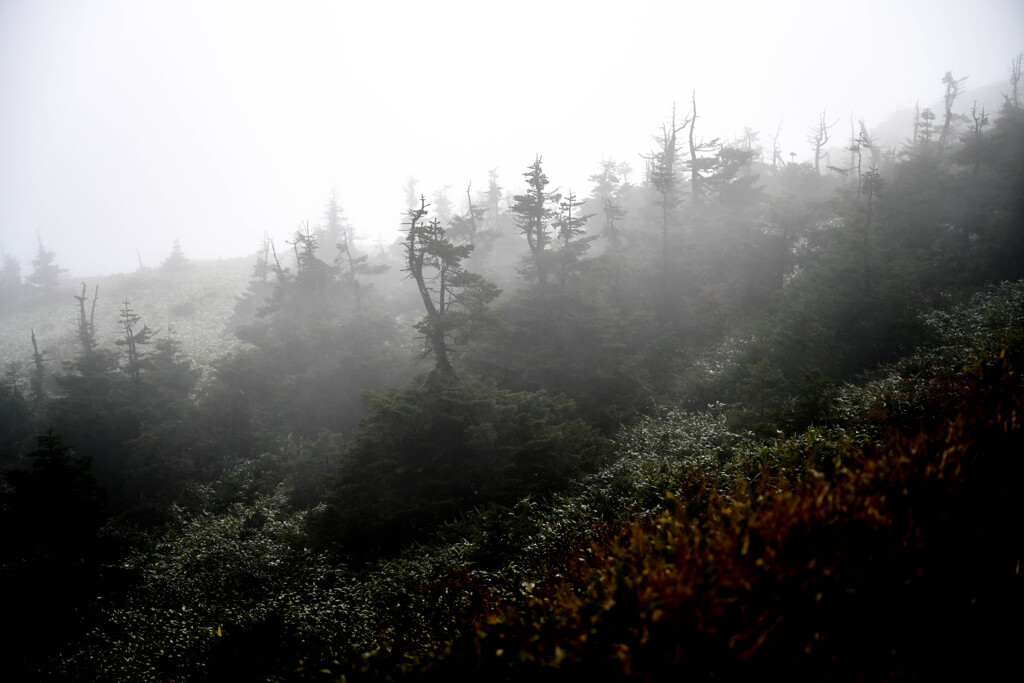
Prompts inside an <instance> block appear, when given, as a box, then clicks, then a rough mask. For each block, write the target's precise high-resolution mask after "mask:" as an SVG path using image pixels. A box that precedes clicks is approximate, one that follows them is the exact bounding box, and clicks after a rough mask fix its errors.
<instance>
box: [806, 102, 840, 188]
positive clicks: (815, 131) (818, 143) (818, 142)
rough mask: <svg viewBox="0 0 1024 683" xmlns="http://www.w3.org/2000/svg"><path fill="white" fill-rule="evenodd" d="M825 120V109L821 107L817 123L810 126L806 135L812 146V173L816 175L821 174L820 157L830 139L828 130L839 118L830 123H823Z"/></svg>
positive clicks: (823, 154)
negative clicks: (812, 126)
mask: <svg viewBox="0 0 1024 683" xmlns="http://www.w3.org/2000/svg"><path fill="white" fill-rule="evenodd" d="M825 120H826V119H825V110H824V109H823V110H822V111H821V114H820V115H819V116H818V125H817V126H815V127H814V128H811V131H810V134H809V135H808V136H807V142H809V143H811V145H813V147H814V173H815V174H816V175H821V158H822V157H823V156H825V145H827V144H828V141H829V140H831V139H832V136H831V135H829V130H831V129H832V127H833V126H835V125H836V124H837V123H839V119H836V120H835V121H833V122H832V123H825Z"/></svg>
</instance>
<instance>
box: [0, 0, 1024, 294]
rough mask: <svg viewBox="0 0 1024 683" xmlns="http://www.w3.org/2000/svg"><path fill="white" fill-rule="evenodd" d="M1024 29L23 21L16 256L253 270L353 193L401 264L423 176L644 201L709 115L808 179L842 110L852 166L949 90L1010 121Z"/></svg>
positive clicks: (608, 12)
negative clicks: (852, 135)
mask: <svg viewBox="0 0 1024 683" xmlns="http://www.w3.org/2000/svg"><path fill="white" fill-rule="evenodd" d="M892 5H895V6H892ZM1022 27H1024V5H1022V4H1021V3H1019V2H1016V1H1015V0H989V1H984V2H961V1H955V0H942V1H938V2H934V1H933V2H900V3H883V2H879V1H874V0H872V1H870V2H863V3H857V4H856V5H850V4H848V3H837V2H828V3H825V2H814V3H807V2H775V3H754V2H718V3H714V4H712V3H704V4H702V5H701V6H699V7H697V6H695V4H694V3H678V2H643V3H630V4H629V5H626V4H624V3H609V2H587V3H582V2H564V3H562V2H560V3H553V4H552V3H541V2H534V1H528V2H517V3H514V4H509V5H487V6H486V8H481V6H480V5H479V4H478V3H470V2H437V3H426V4H423V3H412V2H386V3H375V4H374V5H373V6H372V7H370V6H366V5H360V6H358V7H356V6H352V5H350V4H348V3H334V2H308V3H300V4H287V5H285V4H277V3H262V2H212V3H211V2H173V3H172V2H147V3H133V2H127V1H120V0H118V1H111V2H95V1H85V2H76V3H60V2H54V1H50V0H43V1H32V2H29V1H26V0H16V1H13V2H5V3H4V4H3V5H2V6H0V93H2V95H3V97H2V104H0V131H2V132H0V134H2V135H3V148H4V154H3V155H0V159H2V160H0V242H2V246H3V249H4V251H5V253H7V254H10V255H13V256H14V257H16V258H17V259H18V260H19V261H20V262H21V264H22V266H23V268H24V269H25V270H26V271H27V270H28V268H29V263H30V262H31V260H32V258H33V257H34V256H35V254H36V250H37V247H38V243H37V239H42V241H43V242H44V244H45V245H46V246H47V247H48V248H51V249H54V250H56V251H57V253H58V254H59V258H60V261H61V265H62V267H65V268H67V269H68V270H69V271H70V272H69V277H78V276H88V275H91V274H100V273H110V272H128V271H132V270H134V269H135V268H136V267H137V266H138V265H139V262H140V261H141V262H142V263H143V264H144V265H147V266H155V265H158V264H159V263H160V261H161V260H162V259H164V258H166V257H167V255H168V254H169V253H170V251H171V246H172V243H173V241H174V240H175V239H178V240H180V243H181V246H182V249H183V250H184V253H185V254H186V255H187V256H188V257H190V258H194V259H212V258H218V257H225V258H226V257H235V256H243V255H249V254H252V253H254V252H255V250H256V249H257V248H258V246H259V243H260V240H261V238H262V236H263V234H264V233H268V234H269V235H270V236H271V237H274V238H278V239H283V238H284V237H285V236H287V235H289V234H290V233H291V232H292V231H294V229H295V228H296V226H297V225H298V224H299V223H301V222H305V221H309V223H310V224H311V225H313V226H315V225H317V224H318V223H319V222H321V221H322V211H323V204H324V198H325V197H326V196H328V194H329V193H330V192H331V190H332V189H333V190H336V191H337V196H338V200H339V202H340V204H341V207H342V209H343V211H344V214H345V216H346V218H347V219H348V221H349V222H350V223H351V225H352V226H353V227H354V229H355V232H356V234H357V235H358V236H359V237H361V238H362V239H363V240H365V241H366V242H368V243H374V242H377V241H383V242H384V243H390V242H393V241H394V240H395V239H397V238H398V236H399V233H398V229H399V228H400V224H401V222H402V221H403V220H404V212H405V210H406V208H407V207H406V205H405V204H406V202H405V194H404V191H403V186H405V185H406V183H407V182H408V180H409V178H410V177H412V178H415V179H416V180H417V181H418V182H417V191H418V192H422V193H423V194H425V195H426V196H427V197H428V198H432V197H433V196H434V194H435V193H436V192H437V191H439V190H444V188H449V189H448V190H447V193H448V194H447V196H448V198H449V199H450V201H451V202H452V203H453V205H454V206H455V207H456V208H459V207H460V201H461V197H462V196H463V195H464V194H465V189H466V187H467V186H468V185H469V184H470V183H472V187H473V188H474V189H480V190H483V189H484V188H485V187H486V183H487V178H488V171H489V170H492V169H495V170H496V171H497V174H498V179H499V182H500V184H501V185H502V187H504V188H505V190H506V191H507V192H509V193H510V194H514V193H516V192H519V191H522V189H523V187H524V182H523V179H522V175H521V174H522V169H523V168H525V167H526V165H528V164H529V163H530V162H532V161H533V159H534V156H535V155H536V154H542V155H543V157H544V163H545V168H546V170H547V172H548V173H549V174H550V176H551V178H552V179H553V180H554V182H555V184H556V185H558V186H560V187H561V188H562V189H563V190H566V189H568V188H569V187H571V188H572V189H573V190H574V191H576V192H577V193H578V194H580V195H586V194H587V193H588V192H589V190H590V183H589V182H588V180H587V178H588V177H589V176H590V175H593V174H594V173H596V172H597V171H598V169H599V167H600V164H601V162H602V160H604V159H614V160H615V161H618V162H625V163H628V164H630V165H631V166H632V167H633V169H634V173H633V177H632V178H630V180H632V181H633V182H639V181H640V180H641V179H642V175H643V159H642V158H641V154H645V153H647V152H649V151H650V150H651V149H652V148H653V146H654V144H655V143H654V141H653V139H652V137H653V136H655V135H658V134H659V133H660V131H661V126H662V124H663V122H665V121H666V120H667V119H668V117H669V116H670V115H671V111H672V107H673V104H675V106H676V108H677V110H678V112H679V113H680V115H682V114H683V113H685V112H687V111H689V110H690V109H691V106H692V105H691V98H692V97H693V96H694V94H695V95H696V103H697V107H698V115H699V119H698V121H699V132H700V134H701V135H702V136H703V137H704V138H705V139H708V140H710V139H712V138H721V139H722V140H723V141H725V142H728V141H731V140H735V139H737V138H741V137H743V136H744V130H745V128H749V129H750V130H751V131H755V132H758V133H759V138H758V141H759V143H760V144H761V145H762V146H764V147H765V148H766V149H768V150H770V149H771V139H772V137H773V136H775V135H776V133H778V135H779V139H780V147H781V150H782V152H783V155H784V159H785V160H786V161H806V160H808V159H809V158H810V155H811V149H810V145H809V144H808V143H807V141H806V137H807V134H808V129H809V128H811V127H812V126H814V125H815V124H816V122H817V120H818V117H819V115H820V113H821V112H822V111H825V112H826V115H827V116H828V118H829V120H830V122H831V121H832V120H837V121H838V122H839V124H838V126H837V128H836V129H835V131H836V132H835V136H836V140H837V142H836V146H837V147H839V148H841V147H842V146H843V144H844V142H845V138H846V137H847V132H846V131H847V129H848V128H849V120H850V118H851V117H852V118H853V119H855V120H860V119H863V120H864V121H865V124H866V126H867V127H868V129H869V130H875V129H876V128H877V127H880V126H881V127H882V128H884V129H885V130H889V129H891V128H893V126H894V124H893V123H892V122H891V121H890V117H891V116H892V115H893V114H894V113H897V112H908V111H912V110H913V107H914V105H915V103H920V105H921V106H922V107H925V106H933V105H934V103H935V102H937V101H938V100H940V99H941V97H942V92H943V86H942V83H941V79H942V77H943V75H944V74H945V73H946V72H947V71H949V72H952V73H953V75H954V76H955V77H957V78H962V77H968V80H967V81H966V85H965V87H966V88H967V92H966V94H964V95H963V96H962V97H961V98H960V100H959V101H958V107H959V109H960V111H962V112H965V111H968V110H969V108H970V105H971V101H972V99H973V98H974V97H975V95H974V93H975V92H976V91H975V89H977V88H987V90H986V92H988V93H989V96H991V95H992V94H993V93H994V94H995V97H996V98H997V103H998V92H999V88H1000V87H1002V84H1005V82H1006V74H1007V71H1008V70H1009V62H1010V59H1011V58H1012V57H1013V55H1015V54H1016V53H1017V52H1018V51H1019V50H1020V47H1021V45H1022V44H1024V29H1022ZM989 111H990V113H994V107H990V109H989ZM780 124H781V127H780ZM911 124H912V118H911V117H909V116H908V117H907V118H906V120H905V121H902V125H903V126H904V128H905V129H909V127H910V125H911ZM886 126H887V127H886ZM882 128H879V129H878V130H879V132H882ZM895 130H896V133H895V134H897V135H898V134H900V133H899V129H898V127H897V128H896V129H895ZM840 131H842V132H840ZM906 134H909V130H907V131H906ZM885 142H887V143H889V144H898V143H900V142H902V141H901V140H898V139H895V140H885ZM769 153H770V152H769Z"/></svg>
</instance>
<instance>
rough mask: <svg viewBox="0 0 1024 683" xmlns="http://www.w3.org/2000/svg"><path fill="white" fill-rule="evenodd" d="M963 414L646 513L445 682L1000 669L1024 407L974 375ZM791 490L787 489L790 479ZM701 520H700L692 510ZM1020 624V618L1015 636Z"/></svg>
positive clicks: (1016, 639) (490, 617) (1000, 377)
mask: <svg viewBox="0 0 1024 683" xmlns="http://www.w3.org/2000/svg"><path fill="white" fill-rule="evenodd" d="M969 375H970V377H969V379H970V381H969V382H968V384H969V390H968V391H967V394H966V398H965V401H964V404H963V405H962V406H961V407H960V408H959V409H956V410H954V411H953V413H952V414H951V415H950V416H949V417H948V419H947V420H946V421H945V422H943V423H941V424H938V426H937V427H932V428H927V429H926V430H922V431H920V432H919V433H914V434H910V435H906V434H900V433H898V432H896V431H893V432H892V433H890V434H889V435H888V437H887V441H886V445H885V447H884V448H878V449H874V450H872V451H864V450H859V449H856V448H855V447H854V446H852V445H850V444H846V445H844V446H843V448H844V449H845V452H843V453H842V462H844V463H847V467H846V469H844V470H841V471H840V472H839V474H838V475H837V476H836V477H835V479H834V480H832V481H826V480H825V479H824V478H823V477H821V476H811V477H808V478H806V479H805V480H804V481H801V482H798V483H796V484H789V485H788V488H786V489H784V490H782V491H779V492H776V493H771V494H766V493H764V492H763V491H764V490H765V489H764V488H763V487H757V488H752V487H740V489H739V490H740V492H739V493H736V494H733V495H732V496H731V497H729V498H726V497H723V496H722V495H721V494H720V493H718V492H717V491H716V490H715V488H714V487H713V486H703V487H701V486H696V487H691V488H690V490H689V491H687V493H688V494H692V495H693V496H695V498H699V500H687V501H686V502H685V505H684V504H682V503H681V502H678V501H677V504H676V505H675V509H674V510H673V511H670V512H667V513H665V514H663V515H661V516H659V517H657V518H655V519H650V520H644V521H639V522H636V523H634V524H633V525H631V526H630V527H628V528H626V529H625V530H623V532H622V533H621V534H619V535H618V536H616V537H615V538H613V539H610V540H609V541H607V542H604V543H600V544H596V545H595V546H594V547H593V548H592V549H591V552H587V553H580V554H579V555H578V556H576V557H574V558H573V559H570V560H569V561H567V562H566V563H565V564H564V565H563V566H561V567H559V569H558V574H559V576H560V577H561V578H556V579H553V580H552V581H551V582H549V583H548V584H547V587H546V588H544V589H535V590H534V592H533V593H532V594H531V595H530V596H529V598H528V599H527V600H526V601H525V604H520V605H513V606H506V607H504V608H502V609H497V610H495V611H493V612H491V613H489V614H486V615H484V616H482V617H481V618H480V620H479V622H478V623H477V625H476V627H475V635H474V636H473V637H471V638H465V639H463V640H462V641H459V642H458V643H456V644H455V645H454V646H453V647H452V648H450V650H449V652H448V655H447V657H446V658H445V659H444V660H442V661H440V662H438V663H437V664H436V665H435V666H434V667H433V668H432V673H433V674H436V675H438V676H442V675H449V674H450V673H452V671H453V670H456V669H462V668H463V667H465V666H466V665H469V666H472V667H473V668H474V669H476V670H478V671H479V672H481V673H482V672H487V673H488V680H494V679H498V680H500V679H506V680H508V679H514V680H519V679H525V678H528V677H529V678H535V677H537V676H538V675H539V676H541V677H544V676H545V675H547V676H553V674H555V672H557V673H558V675H559V677H562V676H565V675H566V674H570V673H571V674H573V675H586V676H591V677H593V676H596V677H597V678H600V679H616V680H617V679H626V678H628V679H630V680H662V679H666V678H667V677H668V676H670V675H671V676H673V677H677V676H680V675H686V676H690V677H695V678H698V679H703V678H711V677H716V678H725V679H732V678H736V677H739V676H741V675H743V676H746V675H750V674H754V673H767V672H771V671H774V670H777V669H778V670H781V669H783V667H784V668H785V670H786V671H787V676H788V677H790V678H793V677H796V678H800V679H815V680H821V679H842V680H847V679H855V680H856V679H867V680H877V679H892V678H907V677H917V676H923V677H935V676H941V677H943V678H946V677H948V676H949V675H951V673H954V672H958V673H966V672H968V671H970V672H974V673H977V672H978V671H991V670H993V669H994V668H995V667H996V666H997V665H998V664H999V663H1000V662H1004V661H1006V660H1008V659H1009V657H1010V656H1011V655H1012V654H1013V653H1014V651H1015V647H1016V646H1017V645H1019V643H1020V642H1021V640H1020V636H1021V633H1022V630H1021V612H1020V609H1019V608H1020V607H1021V595H1022V583H1021V575H1020V565H1021V558H1022V556H1024V552H1022V539H1024V533H1022V524H1021V521H1022V520H1021V511H1020V507H1019V505H1018V504H1017V500H1016V496H1017V492H1018V490H1019V486H1020V483H1021V481H1022V480H1021V474H1022V471H1021V470H1022V456H1024V449H1022V446H1024V430H1022V410H1024V395H1022V392H1021V390H1020V387H1019V383H1018V381H1017V380H1016V378H1014V377H1013V376H1012V375H1011V374H1005V373H999V372H997V373H996V374H995V375H993V376H985V373H982V372H981V371H977V372H976V373H969ZM779 483H780V480H776V481H775V482H774V484H776V485H778V484H779ZM694 509H698V510H700V511H701V514H700V516H699V517H697V516H693V515H692V514H688V511H691V512H692V510H694ZM1006 624H1008V625H1009V626H1005V625H1006Z"/></svg>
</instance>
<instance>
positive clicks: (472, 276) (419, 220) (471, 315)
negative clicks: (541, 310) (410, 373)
mask: <svg viewBox="0 0 1024 683" xmlns="http://www.w3.org/2000/svg"><path fill="white" fill-rule="evenodd" d="M427 206H428V204H427V202H426V198H425V197H421V198H420V208H419V209H416V210H415V211H410V212H409V223H408V226H409V228H408V232H407V233H406V238H405V256H406V266H405V268H404V269H403V270H404V272H406V273H408V277H411V278H412V279H413V280H414V281H415V282H416V288H417V289H418V291H419V294H420V298H421V300H422V301H423V307H424V309H425V310H426V317H424V318H423V320H421V321H420V322H419V323H417V325H416V329H417V330H418V331H419V332H420V333H422V334H423V339H424V342H425V344H424V355H430V356H433V358H434V370H433V371H432V372H431V377H432V378H436V379H439V380H441V381H447V380H449V379H452V378H454V377H455V369H454V365H453V363H454V361H455V358H456V357H457V356H458V355H459V354H460V353H461V351H463V350H464V349H465V347H466V344H467V343H468V342H469V341H470V340H471V339H472V338H473V337H475V336H477V335H478V334H479V332H480V328H481V327H482V323H483V321H484V320H485V318H486V310H487V304H489V303H490V302H491V301H492V300H493V299H494V298H495V297H497V296H498V288H497V287H496V286H495V285H494V284H493V283H491V282H489V281H487V280H486V279H485V278H483V277H482V276H480V275H478V274H476V273H471V272H469V271H467V270H466V269H465V268H464V267H463V265H462V261H463V260H464V259H466V258H468V257H469V255H470V253H472V251H473V245H471V244H462V245H455V244H453V243H452V242H451V240H450V239H448V237H447V235H446V234H445V230H444V228H442V227H441V224H440V222H439V221H438V220H437V219H434V220H431V221H430V222H429V223H428V222H425V221H424V219H425V218H426V215H427Z"/></svg>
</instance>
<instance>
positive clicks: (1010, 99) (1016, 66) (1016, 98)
mask: <svg viewBox="0 0 1024 683" xmlns="http://www.w3.org/2000/svg"><path fill="white" fill-rule="evenodd" d="M1021 66H1024V52H1021V53H1019V54H1018V55H1017V58H1016V59H1014V60H1013V61H1012V62H1010V94H1009V95H1006V94H1004V95H1003V97H1004V98H1005V99H1006V103H1007V104H1009V105H1011V106H1012V107H1013V108H1014V109H1020V106H1021V105H1020V70H1021Z"/></svg>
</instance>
